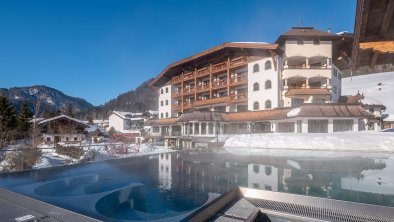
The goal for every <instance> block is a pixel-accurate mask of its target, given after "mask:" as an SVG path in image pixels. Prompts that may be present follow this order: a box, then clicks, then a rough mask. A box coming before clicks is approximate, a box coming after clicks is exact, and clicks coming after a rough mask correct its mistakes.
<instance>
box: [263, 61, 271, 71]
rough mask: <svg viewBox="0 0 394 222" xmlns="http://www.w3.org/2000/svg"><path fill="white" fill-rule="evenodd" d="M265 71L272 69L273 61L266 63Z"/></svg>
mask: <svg viewBox="0 0 394 222" xmlns="http://www.w3.org/2000/svg"><path fill="white" fill-rule="evenodd" d="M264 69H265V70H267V69H271V61H266V62H265V65H264Z"/></svg>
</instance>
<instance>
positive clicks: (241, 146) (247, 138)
mask: <svg viewBox="0 0 394 222" xmlns="http://www.w3.org/2000/svg"><path fill="white" fill-rule="evenodd" d="M224 146H225V148H226V150H227V151H229V152H232V153H234V152H235V153H236V152H238V153H239V154H258V153H264V154H268V153H270V152H274V151H275V152H278V151H284V152H285V153H286V152H287V151H288V150H298V151H311V150H313V151H324V152H333V151H335V152H334V153H337V152H349V151H351V152H353V153H354V154H355V153H356V152H375V153H394V133H382V132H369V131H360V132H340V133H339V132H337V133H308V134H306V133H305V134H303V133H275V134H274V133H269V134H243V135H235V136H232V137H230V138H229V139H227V140H226V142H225V145H224ZM263 150H264V151H263ZM267 150H272V151H267ZM355 151H356V152H355Z"/></svg>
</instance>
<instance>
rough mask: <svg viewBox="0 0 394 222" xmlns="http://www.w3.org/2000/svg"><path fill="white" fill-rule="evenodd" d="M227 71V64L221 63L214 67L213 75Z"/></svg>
mask: <svg viewBox="0 0 394 222" xmlns="http://www.w3.org/2000/svg"><path fill="white" fill-rule="evenodd" d="M226 69H227V62H221V63H218V64H215V65H213V66H212V73H216V72H221V71H224V70H226Z"/></svg>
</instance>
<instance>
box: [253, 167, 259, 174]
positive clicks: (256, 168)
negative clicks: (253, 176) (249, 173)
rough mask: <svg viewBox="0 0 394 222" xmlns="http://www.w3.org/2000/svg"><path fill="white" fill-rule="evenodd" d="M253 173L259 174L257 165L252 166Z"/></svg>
mask: <svg viewBox="0 0 394 222" xmlns="http://www.w3.org/2000/svg"><path fill="white" fill-rule="evenodd" d="M253 172H255V173H259V172H260V166H259V165H253Z"/></svg>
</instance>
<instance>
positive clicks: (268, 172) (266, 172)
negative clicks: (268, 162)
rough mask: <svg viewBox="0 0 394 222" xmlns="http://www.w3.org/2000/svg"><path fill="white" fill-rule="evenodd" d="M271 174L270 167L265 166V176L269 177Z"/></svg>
mask: <svg viewBox="0 0 394 222" xmlns="http://www.w3.org/2000/svg"><path fill="white" fill-rule="evenodd" d="M271 173H272V168H271V167H270V166H265V175H267V176H269V175H271Z"/></svg>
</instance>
